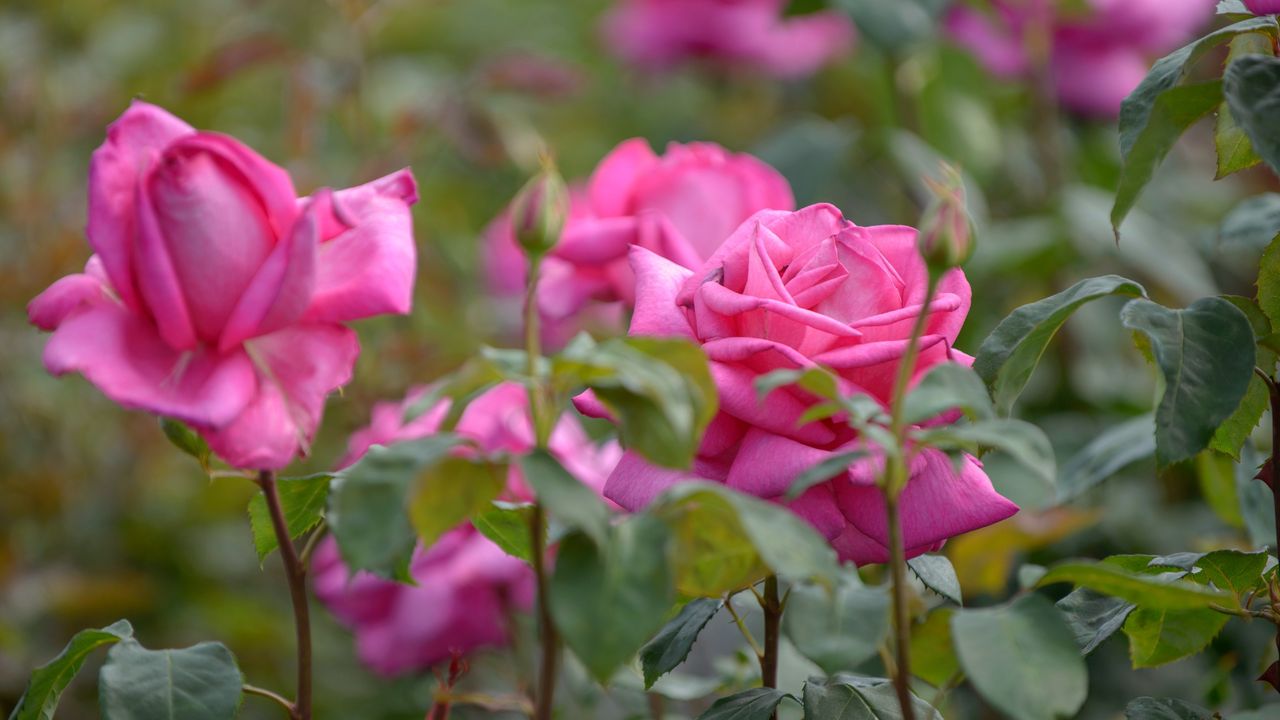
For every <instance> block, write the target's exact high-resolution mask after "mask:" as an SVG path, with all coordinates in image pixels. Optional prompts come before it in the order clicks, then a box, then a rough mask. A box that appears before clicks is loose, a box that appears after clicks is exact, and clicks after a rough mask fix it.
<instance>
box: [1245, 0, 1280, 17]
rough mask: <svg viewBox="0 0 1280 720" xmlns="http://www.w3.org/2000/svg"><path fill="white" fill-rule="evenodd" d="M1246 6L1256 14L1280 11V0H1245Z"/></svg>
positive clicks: (1270, 13)
mask: <svg viewBox="0 0 1280 720" xmlns="http://www.w3.org/2000/svg"><path fill="white" fill-rule="evenodd" d="M1244 6H1245V7H1246V8H1249V12H1251V13H1253V14H1254V15H1274V14H1276V13H1280V0H1244Z"/></svg>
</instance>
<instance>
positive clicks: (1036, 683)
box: [951, 595, 1089, 720]
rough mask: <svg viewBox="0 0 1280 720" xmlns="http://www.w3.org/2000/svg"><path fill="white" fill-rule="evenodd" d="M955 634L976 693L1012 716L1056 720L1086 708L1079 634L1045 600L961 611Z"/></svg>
mask: <svg viewBox="0 0 1280 720" xmlns="http://www.w3.org/2000/svg"><path fill="white" fill-rule="evenodd" d="M951 634H952V638H953V639H954V641H955V646H956V651H957V653H958V654H959V657H960V665H961V667H962V668H964V672H965V674H966V675H967V676H968V677H969V679H970V680H971V681H972V682H973V686H974V688H975V689H977V691H978V692H979V693H981V694H982V696H983V697H984V698H986V699H987V700H988V701H989V702H990V703H991V704H992V705H994V706H995V707H996V708H998V709H999V710H1001V711H1002V712H1004V713H1005V714H1007V715H1008V716H1010V717H1012V718H1015V719H1016V720H1041V719H1043V720H1055V719H1056V718H1059V717H1064V716H1067V717H1069V716H1072V715H1075V713H1076V711H1077V710H1079V709H1080V706H1081V705H1083V704H1084V701H1085V697H1086V695H1087V693H1088V683H1089V675H1088V672H1087V671H1086V670H1085V665H1084V659H1083V658H1082V657H1081V656H1080V651H1079V648H1078V647H1077V645H1076V641H1075V635H1074V633H1073V632H1072V630H1071V628H1070V627H1069V626H1068V625H1067V623H1066V620H1065V619H1064V618H1063V616H1062V613H1060V612H1059V611H1058V609H1057V608H1055V607H1054V606H1053V603H1051V602H1049V601H1048V600H1046V599H1044V598H1043V597H1040V596H1039V595H1024V596H1022V597H1020V598H1018V599H1016V600H1014V601H1013V602H1012V603H1009V604H1008V605H1001V606H998V607H992V608H983V609H981V610H957V611H956V613H955V615H953V616H952V619H951Z"/></svg>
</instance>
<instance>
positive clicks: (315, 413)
mask: <svg viewBox="0 0 1280 720" xmlns="http://www.w3.org/2000/svg"><path fill="white" fill-rule="evenodd" d="M245 347H246V349H247V350H248V352H249V353H250V354H251V356H252V357H253V360H254V364H255V366H256V367H257V371H258V374H259V378H260V380H261V382H260V385H261V387H260V390H259V392H258V394H257V396H256V397H255V398H254V401H253V403H252V404H250V405H249V407H248V408H246V409H245V411H244V412H242V413H241V414H240V415H239V416H238V417H236V419H235V421H234V422H233V423H231V424H230V425H228V426H227V427H225V428H222V429H219V430H214V431H210V432H205V433H202V434H203V435H204V438H205V439H206V440H207V441H208V442H209V447H211V448H212V449H213V451H214V452H216V453H218V455H219V456H221V457H222V458H223V459H224V460H226V461H227V463H228V464H230V465H234V466H235V467H239V468H246V469H254V470H277V469H279V468H282V467H284V466H285V465H288V464H289V462H290V461H292V460H293V458H294V457H295V456H297V455H298V454H299V453H302V454H305V453H306V452H307V451H308V449H309V447H310V444H311V438H312V437H313V436H314V435H315V431H316V427H317V426H318V425H319V424H320V416H321V414H322V413H323V411H324V401H325V398H326V397H327V396H328V395H329V393H331V392H333V391H334V390H336V389H337V388H339V387H341V386H342V385H344V384H346V383H347V382H348V381H349V380H350V379H351V371H352V368H353V367H354V365H355V361H356V355H358V354H359V352H360V346H359V344H358V342H357V341H356V335H355V333H354V332H352V331H351V330H349V329H347V328H345V327H342V326H341V325H294V326H291V327H288V328H286V329H284V330H280V331H278V332H275V333H272V334H270V335H264V336H262V337H259V338H254V339H253V340H251V341H249V342H248V343H246V344H245Z"/></svg>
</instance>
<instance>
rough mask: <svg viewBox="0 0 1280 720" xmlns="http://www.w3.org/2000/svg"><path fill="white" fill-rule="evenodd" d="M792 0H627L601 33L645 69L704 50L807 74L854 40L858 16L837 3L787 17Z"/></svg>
mask: <svg viewBox="0 0 1280 720" xmlns="http://www.w3.org/2000/svg"><path fill="white" fill-rule="evenodd" d="M787 1H788V0H622V1H621V2H619V3H618V5H617V6H616V7H615V8H614V9H613V10H612V11H611V12H610V13H609V15H608V16H606V18H605V21H604V26H603V30H604V36H605V40H606V42H608V44H609V47H610V48H612V49H613V50H614V52H616V53H617V54H618V55H619V56H620V57H622V58H623V59H624V60H627V61H628V62H631V63H633V64H635V65H637V66H639V67H642V68H645V69H648V70H665V69H668V68H671V67H672V66H674V65H677V64H679V63H681V62H684V61H687V60H691V59H695V58H701V59H706V60H710V61H712V62H715V63H719V64H721V65H724V66H728V67H734V66H745V67H750V68H754V69H757V70H759V71H762V72H765V73H768V74H771V75H774V76H777V77H799V76H804V75H809V74H811V73H813V72H814V71H816V70H817V69H819V68H820V67H822V66H823V65H825V64H827V63H828V62H830V61H831V60H833V59H834V58H836V57H839V56H840V55H842V54H843V53H845V52H846V51H848V49H849V48H850V47H851V46H852V45H853V41H854V36H855V32H854V28H853V24H852V23H851V22H850V21H849V19H848V18H847V17H845V16H844V15H842V14H840V13H838V12H835V11H821V12H815V13H811V14H807V15H802V16H797V17H790V18H786V19H784V18H783V16H782V12H783V10H784V9H785V6H786V4H787Z"/></svg>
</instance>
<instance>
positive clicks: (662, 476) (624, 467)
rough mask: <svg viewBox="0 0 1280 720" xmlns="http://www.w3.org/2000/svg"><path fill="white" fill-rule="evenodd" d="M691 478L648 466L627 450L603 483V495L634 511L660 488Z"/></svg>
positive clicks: (645, 503) (662, 468)
mask: <svg viewBox="0 0 1280 720" xmlns="http://www.w3.org/2000/svg"><path fill="white" fill-rule="evenodd" d="M691 479H693V478H692V476H691V475H690V474H689V473H688V472H687V471H684V470H672V469H671V468H664V467H658V466H657V465H652V464H650V463H649V462H648V461H647V460H645V459H644V458H642V457H640V455H638V454H636V453H634V452H632V451H630V450H628V451H627V452H625V453H623V454H622V459H621V460H619V461H618V466H617V467H615V468H614V469H613V473H612V474H610V475H609V479H608V480H607V481H606V482H605V484H604V496H605V497H607V498H609V499H610V500H612V501H614V502H616V503H618V505H620V506H622V507H623V508H624V509H626V510H631V511H633V512H634V511H636V510H640V509H641V508H643V507H645V506H646V505H648V504H649V503H651V502H653V499H654V498H656V497H657V496H658V495H660V494H662V491H663V490H666V489H667V488H669V487H671V486H672V485H675V484H676V483H678V482H681V481H682V480H691Z"/></svg>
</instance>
